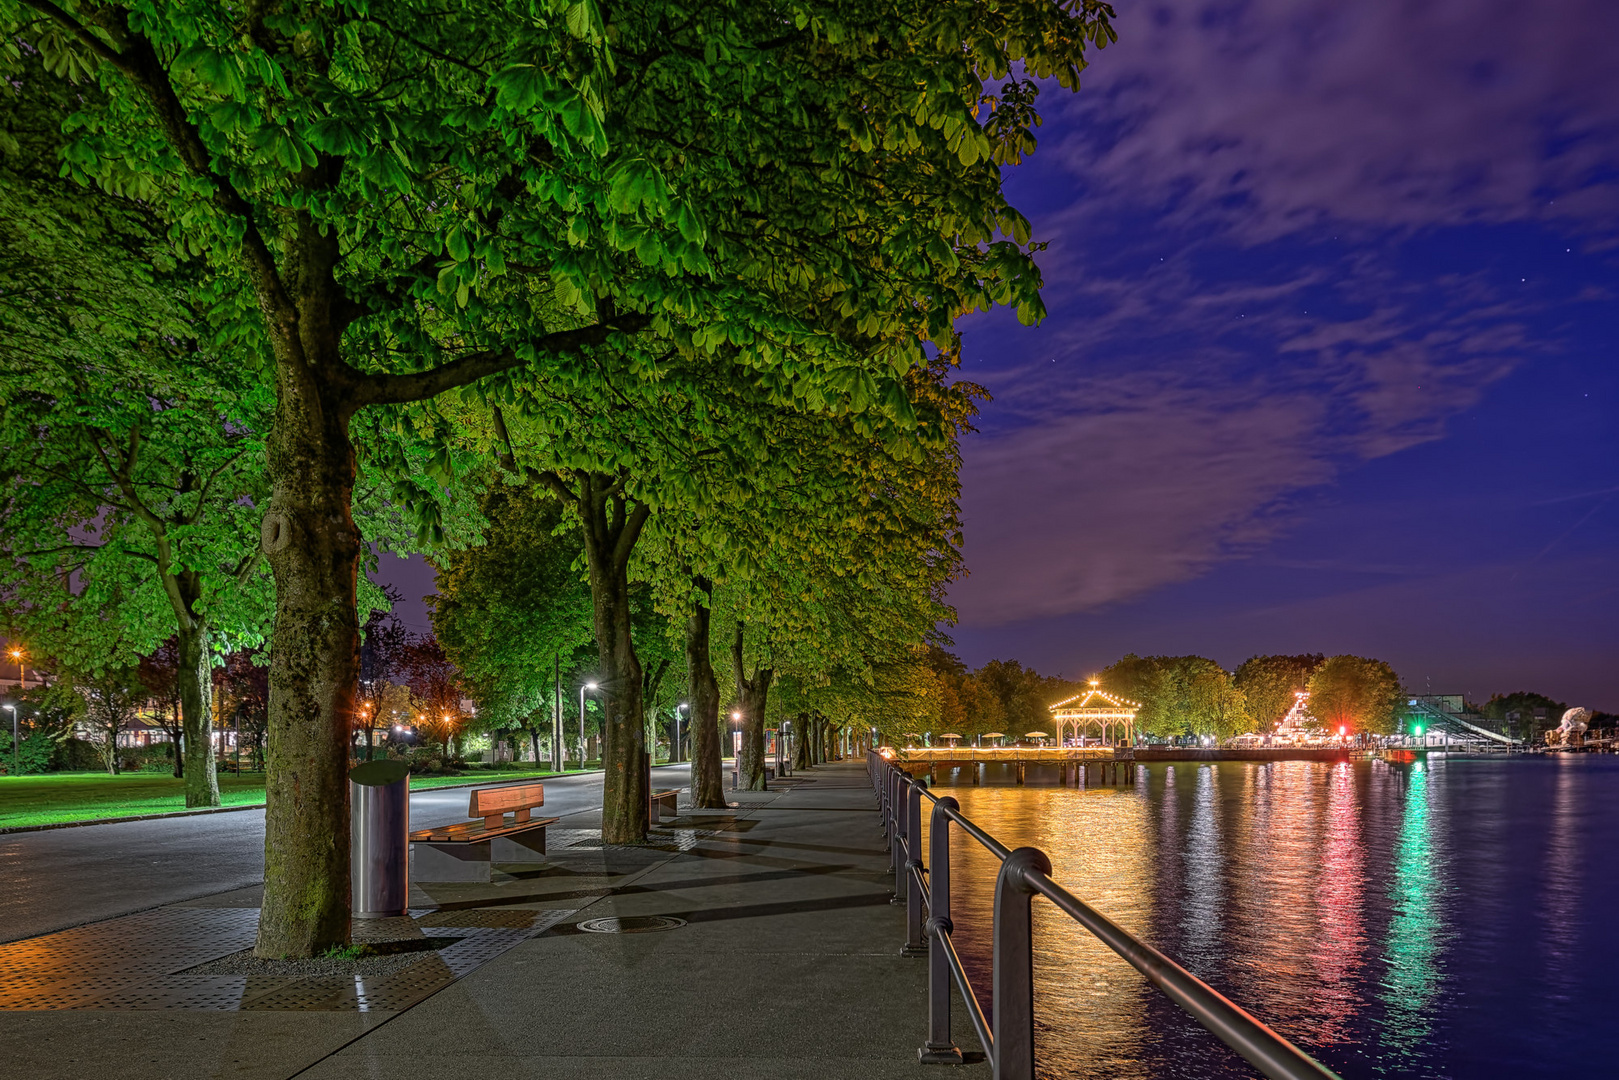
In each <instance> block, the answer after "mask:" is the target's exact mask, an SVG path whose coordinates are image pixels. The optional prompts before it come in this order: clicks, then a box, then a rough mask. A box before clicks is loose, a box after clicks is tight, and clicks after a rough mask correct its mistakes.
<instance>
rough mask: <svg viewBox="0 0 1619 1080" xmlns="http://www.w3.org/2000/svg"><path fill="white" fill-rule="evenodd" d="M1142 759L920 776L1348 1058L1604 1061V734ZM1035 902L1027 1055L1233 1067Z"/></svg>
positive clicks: (1234, 1070) (980, 940)
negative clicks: (1078, 777)
mask: <svg viewBox="0 0 1619 1080" xmlns="http://www.w3.org/2000/svg"><path fill="white" fill-rule="evenodd" d="M1143 779H1144V782H1142V783H1140V784H1138V785H1137V786H1136V787H1135V788H1117V789H1113V788H1098V789H1092V790H1088V791H1081V790H1074V789H1066V788H1060V787H1038V786H1029V787H1022V788H1019V787H996V786H985V787H970V786H960V785H950V786H945V787H941V788H940V789H939V790H940V793H941V794H944V793H948V794H950V795H953V796H955V797H956V798H957V799H958V800H959V801H960V802H961V804H962V808H963V810H964V811H966V813H968V814H969V815H970V816H972V817H973V818H974V819H975V820H977V821H978V822H979V823H980V824H982V825H984V826H985V827H986V828H987V829H988V830H989V831H990V832H991V833H993V834H994V835H996V836H997V837H999V838H1000V839H1001V840H1002V841H1004V842H1006V843H1007V844H1009V845H1010V846H1013V847H1016V846H1018V845H1021V844H1030V845H1034V846H1036V847H1040V848H1042V849H1043V850H1044V851H1045V852H1046V853H1047V854H1048V855H1049V856H1050V857H1051V861H1052V864H1053V867H1054V876H1055V877H1056V878H1057V880H1059V881H1061V882H1063V883H1064V884H1066V885H1068V886H1069V887H1070V888H1071V889H1073V891H1074V892H1075V893H1077V894H1078V895H1079V896H1081V897H1084V898H1086V899H1088V900H1090V901H1091V902H1092V903H1093V904H1094V905H1095V906H1097V907H1098V908H1100V909H1101V910H1103V911H1104V912H1106V913H1107V914H1109V915H1110V916H1112V917H1113V918H1115V919H1116V920H1118V921H1119V922H1120V923H1122V924H1123V925H1125V926H1126V927H1128V928H1129V929H1131V930H1132V931H1135V932H1136V933H1138V934H1141V935H1142V936H1144V937H1145V938H1146V939H1147V940H1149V941H1151V942H1152V943H1153V944H1154V945H1156V946H1158V947H1159V948H1161V949H1163V950H1164V951H1166V952H1168V953H1169V954H1170V955H1171V956H1174V957H1175V958H1176V959H1178V960H1180V961H1181V963H1183V964H1185V965H1186V966H1187V967H1188V968H1190V969H1191V970H1192V971H1193V972H1194V973H1196V974H1197V975H1199V976H1200V977H1202V978H1204V979H1206V980H1208V981H1209V982H1211V983H1212V984H1214V985H1215V986H1216V987H1217V988H1218V989H1220V990H1222V991H1223V992H1224V993H1226V994H1227V995H1228V996H1230V997H1232V998H1234V999H1235V1000H1236V1001H1237V1002H1238V1003H1239V1004H1242V1005H1244V1006H1245V1007H1247V1008H1249V1009H1250V1010H1252V1011H1254V1012H1256V1013H1257V1014H1258V1015H1259V1016H1260V1017H1261V1018H1262V1019H1264V1020H1266V1021H1267V1022H1269V1023H1271V1024H1272V1025H1273V1026H1275V1027H1277V1028H1278V1029H1279V1030H1281V1031H1282V1032H1283V1033H1284V1034H1285V1035H1287V1036H1288V1037H1289V1038H1291V1039H1293V1040H1294V1041H1296V1042H1298V1043H1299V1044H1301V1045H1302V1046H1304V1047H1305V1048H1306V1049H1307V1050H1309V1051H1310V1052H1311V1053H1313V1054H1315V1055H1316V1056H1317V1057H1319V1058H1320V1059H1321V1060H1323V1061H1324V1062H1325V1063H1326V1064H1328V1065H1330V1066H1331V1067H1332V1068H1334V1069H1336V1070H1338V1071H1339V1072H1340V1073H1342V1074H1343V1075H1344V1076H1345V1077H1349V1078H1358V1077H1452V1076H1454V1077H1489V1076H1513V1077H1542V1076H1544V1077H1553V1076H1557V1077H1563V1076H1579V1075H1585V1076H1590V1075H1602V1074H1608V1073H1609V1072H1610V1071H1611V1070H1613V1069H1614V1068H1616V1067H1619V1066H1615V1062H1616V1061H1619V1020H1615V1019H1614V1018H1615V1015H1616V1013H1619V758H1615V757H1612V756H1597V755H1581V756H1563V757H1553V758H1514V759H1510V760H1508V759H1495V760H1488V759H1483V760H1480V759H1462V758H1450V759H1448V760H1447V759H1445V758H1443V757H1438V756H1436V757H1434V758H1432V759H1431V760H1430V761H1429V762H1428V763H1426V764H1422V763H1417V764H1412V765H1390V764H1385V763H1383V762H1354V763H1347V762H1345V763H1336V764H1331V763H1315V762H1274V763H1263V764H1261V763H1248V762H1222V763H1219V764H1204V763H1181V764H1173V765H1168V764H1160V765H1153V766H1150V767H1146V768H1145V776H1144V777H1143ZM952 862H953V864H954V865H955V866H956V867H959V868H960V869H958V870H957V871H956V874H957V877H956V882H957V884H956V885H955V888H954V892H955V904H954V910H953V915H954V918H955V923H956V927H957V941H958V947H960V948H961V950H962V953H963V956H964V958H965V959H966V960H967V963H968V965H969V966H970V967H971V968H972V969H973V972H974V975H973V977H974V982H975V984H977V985H979V986H982V987H983V988H984V992H985V993H987V990H988V986H989V966H990V965H989V942H988V940H987V936H986V934H985V930H986V929H987V926H988V914H989V910H990V903H991V892H990V886H991V884H992V882H993V874H994V870H995V863H994V861H993V859H992V858H991V857H990V856H989V855H988V854H987V853H986V852H984V851H983V849H982V848H980V847H978V845H977V844H975V843H973V842H972V841H970V840H964V839H963V838H961V837H959V836H958V837H957V842H956V843H955V844H954V846H953V851H952ZM1035 911H1036V926H1037V936H1036V960H1035V964H1036V989H1035V995H1036V1012H1037V1014H1038V1016H1039V1018H1040V1024H1039V1030H1038V1034H1037V1039H1038V1060H1039V1061H1040V1062H1041V1065H1042V1069H1041V1072H1042V1074H1043V1075H1044V1076H1048V1077H1098V1078H1100V1077H1120V1078H1125V1077H1237V1076H1251V1075H1253V1073H1252V1072H1251V1070H1249V1069H1247V1067H1246V1066H1244V1065H1243V1064H1242V1063H1241V1062H1240V1061H1239V1060H1238V1059H1237V1058H1235V1056H1234V1055H1232V1054H1230V1053H1229V1052H1228V1051H1226V1050H1225V1049H1224V1047H1222V1046H1221V1045H1220V1044H1219V1043H1218V1042H1216V1041H1215V1040H1214V1039H1213V1038H1212V1037H1211V1036H1208V1035H1206V1034H1205V1033H1203V1032H1202V1030H1201V1029H1200V1028H1198V1027H1197V1025H1196V1024H1195V1023H1193V1022H1192V1021H1191V1020H1190V1019H1189V1018H1187V1017H1185V1016H1184V1014H1182V1013H1180V1012H1179V1010H1177V1009H1175V1008H1174V1007H1173V1006H1171V1005H1168V1004H1167V1003H1165V1002H1164V1001H1163V999H1162V998H1161V997H1159V996H1158V995H1157V994H1156V993H1154V992H1153V991H1152V990H1151V989H1150V988H1149V987H1148V986H1147V985H1146V983H1145V981H1144V980H1142V979H1141V978H1140V977H1139V976H1138V975H1136V973H1135V972H1134V971H1133V970H1132V969H1131V968H1129V967H1128V966H1127V965H1126V964H1125V963H1124V962H1123V961H1121V960H1118V959H1116V958H1115V957H1114V956H1113V955H1112V954H1111V953H1110V952H1108V951H1107V950H1106V949H1105V948H1104V947H1103V946H1101V945H1100V944H1097V943H1096V942H1095V941H1094V940H1093V939H1091V938H1090V937H1089V936H1088V935H1086V934H1085V933H1084V932H1083V931H1082V930H1080V929H1079V928H1078V927H1077V926H1075V925H1074V924H1073V923H1072V922H1070V921H1069V920H1067V919H1066V917H1063V916H1060V915H1058V914H1056V913H1055V912H1054V911H1053V910H1052V909H1051V908H1050V906H1049V905H1046V904H1044V903H1042V902H1037V903H1036V905H1035ZM986 1004H987V1003H986Z"/></svg>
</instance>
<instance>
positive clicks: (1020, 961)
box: [866, 752, 1337, 1080]
mask: <svg viewBox="0 0 1619 1080" xmlns="http://www.w3.org/2000/svg"><path fill="white" fill-rule="evenodd" d="M866 768H867V772H868V773H869V775H870V777H871V785H872V788H873V790H874V791H875V793H876V797H877V805H878V809H879V810H880V812H881V815H882V824H883V834H884V836H885V837H886V838H887V839H888V845H889V857H890V860H891V865H890V870H891V871H892V873H893V874H894V900H895V902H897V903H901V904H904V906H905V915H906V919H905V926H906V937H905V945H904V947H903V949H902V950H901V951H902V952H903V953H905V955H907V956H918V957H920V956H926V957H927V958H928V1034H927V1040H926V1042H924V1043H923V1044H922V1046H921V1048H920V1049H919V1050H918V1051H917V1053H918V1056H919V1058H920V1059H921V1061H922V1062H923V1063H924V1064H935V1065H959V1064H961V1061H962V1056H961V1048H960V1047H958V1046H956V1044H955V1041H954V1039H953V1038H952V1036H951V1032H950V1007H951V997H950V986H951V983H952V982H954V984H955V986H956V989H957V990H958V991H959V992H960V994H961V999H962V1002H963V1003H964V1004H965V1006H966V1009H967V1015H968V1018H969V1019H970V1020H971V1021H972V1025H973V1031H974V1032H975V1033H976V1034H977V1036H978V1041H979V1043H980V1044H981V1045H982V1046H983V1048H984V1054H985V1056H986V1057H987V1058H988V1060H989V1063H990V1066H991V1068H992V1069H993V1070H994V1077H995V1080H1033V1078H1034V1064H1035V1062H1034V1059H1035V1047H1034V1019H1035V1001H1034V925H1033V901H1034V898H1035V897H1036V896H1043V897H1045V898H1046V899H1047V900H1049V901H1051V903H1052V904H1054V905H1055V906H1056V907H1057V909H1058V910H1059V911H1062V912H1064V913H1065V914H1067V915H1068V916H1069V917H1070V918H1072V919H1073V920H1074V921H1075V922H1077V923H1079V925H1081V926H1083V927H1084V928H1085V929H1086V930H1088V931H1089V932H1090V933H1091V934H1092V935H1093V936H1095V937H1096V938H1097V939H1098V940H1099V941H1101V942H1102V944H1104V945H1106V946H1107V947H1108V948H1110V949H1112V950H1113V951H1114V952H1115V953H1117V954H1118V955H1119V956H1121V957H1123V958H1124V959H1125V960H1126V961H1127V962H1128V963H1129V964H1130V966H1131V967H1134V968H1135V969H1136V970H1137V971H1139V972H1141V974H1142V975H1144V976H1146V978H1147V981H1148V982H1149V983H1151V984H1152V985H1153V986H1154V987H1156V988H1157V989H1158V990H1159V991H1160V992H1161V993H1162V994H1163V995H1164V996H1165V997H1167V998H1169V1000H1170V1001H1173V1002H1174V1003H1175V1004H1176V1005H1178V1006H1180V1007H1181V1008H1182V1009H1184V1010H1185V1011H1186V1012H1187V1013H1188V1014H1190V1015H1191V1017H1192V1019H1194V1020H1196V1021H1197V1022H1198V1023H1199V1024H1201V1025H1202V1026H1203V1027H1204V1028H1205V1029H1206V1030H1208V1031H1209V1032H1210V1033H1212V1034H1213V1035H1214V1036H1215V1037H1216V1038H1218V1039H1219V1040H1220V1041H1221V1042H1223V1043H1225V1044H1226V1045H1227V1046H1229V1047H1230V1048H1231V1049H1232V1050H1235V1051H1236V1052H1237V1053H1238V1054H1239V1055H1241V1056H1242V1057H1243V1058H1244V1059H1245V1060H1246V1061H1247V1062H1248V1063H1249V1064H1251V1065H1253V1066H1254V1067H1255V1068H1256V1069H1258V1070H1259V1071H1260V1072H1261V1073H1263V1074H1264V1075H1266V1076H1268V1077H1271V1078H1272V1080H1322V1078H1332V1080H1337V1074H1335V1073H1334V1072H1332V1070H1330V1069H1328V1068H1327V1067H1326V1066H1325V1065H1322V1064H1321V1063H1320V1062H1318V1061H1316V1060H1315V1059H1314V1058H1312V1057H1310V1055H1308V1054H1306V1053H1305V1052H1304V1051H1302V1050H1300V1049H1299V1048H1298V1047H1296V1046H1294V1045H1293V1044H1292V1043H1290V1042H1288V1041H1287V1040H1286V1039H1284V1038H1282V1036H1280V1035H1278V1034H1277V1033H1276V1032H1275V1031H1273V1030H1271V1029H1270V1028H1269V1027H1267V1026H1266V1025H1265V1024H1264V1023H1262V1022H1261V1021H1260V1020H1258V1019H1257V1018H1256V1017H1254V1016H1253V1015H1252V1014H1250V1013H1249V1012H1247V1011H1246V1010H1244V1009H1243V1008H1241V1007H1240V1006H1239V1005H1237V1004H1236V1003H1234V1002H1233V1001H1231V1000H1230V999H1229V998H1227V997H1225V995H1223V994H1221V993H1220V992H1219V991H1218V990H1216V989H1214V987H1212V986H1210V985H1209V984H1208V983H1206V982H1204V981H1203V980H1202V979H1199V978H1198V977H1197V976H1196V975H1193V974H1192V973H1191V972H1189V971H1187V970H1186V969H1185V968H1183V967H1181V966H1180V965H1179V964H1177V963H1176V962H1175V961H1174V960H1171V959H1170V958H1169V957H1168V956H1165V955H1164V954H1163V953H1161V952H1159V951H1158V950H1157V949H1155V948H1153V947H1152V946H1151V945H1148V944H1147V943H1146V942H1144V941H1142V940H1141V939H1140V938H1137V937H1136V936H1135V935H1134V934H1131V933H1130V932H1129V931H1128V930H1125V929H1124V928H1123V927H1121V926H1119V925H1118V924H1117V923H1115V922H1114V921H1113V920H1111V919H1109V918H1108V917H1107V916H1106V915H1103V914H1102V913H1101V912H1099V911H1097V910H1096V909H1095V908H1093V907H1091V906H1090V905H1089V904H1087V903H1085V901H1083V900H1081V899H1079V897H1077V896H1075V895H1074V894H1073V893H1071V892H1069V891H1068V890H1067V889H1065V888H1063V887H1062V886H1061V885H1059V884H1058V883H1057V882H1056V881H1054V880H1053V879H1052V877H1051V860H1050V859H1048V858H1047V857H1046V855H1045V853H1044V852H1042V851H1041V850H1039V849H1038V848H1032V847H1020V848H1016V849H1013V848H1008V847H1007V846H1006V845H1005V844H1003V843H1001V842H1000V841H999V840H997V839H995V837H993V836H991V835H990V834H989V833H987V832H985V831H984V830H983V829H981V828H979V827H978V825H976V824H975V823H974V822H973V821H972V820H971V819H970V818H968V817H967V816H966V815H965V814H963V813H962V812H961V805H960V804H959V803H957V802H956V800H955V799H953V798H951V797H950V796H948V795H944V796H940V795H936V794H934V793H933V792H932V791H930V790H928V783H927V780H926V779H925V778H923V777H913V776H911V775H910V774H909V773H907V772H906V771H905V770H904V769H901V768H899V767H898V766H896V765H895V764H893V763H892V762H890V761H889V760H888V759H886V758H884V757H883V756H882V755H881V754H878V753H876V752H869V753H868V754H867V755H866ZM923 799H927V800H929V801H930V802H931V803H932V804H933V805H932V809H931V812H930V818H929V834H928V852H927V858H926V859H925V860H924V859H923V857H922V800H923ZM952 825H954V826H955V827H957V828H959V829H960V830H961V831H962V832H963V833H965V834H966V835H968V836H970V837H972V839H973V840H975V841H977V842H978V843H979V844H980V845H982V846H983V847H984V849H985V850H987V851H988V852H989V853H990V854H991V855H993V856H995V858H996V860H997V861H999V862H1000V864H1001V868H1000V872H999V873H998V874H997V875H996V877H995V906H994V914H993V916H992V918H991V926H990V941H991V967H990V1000H991V1002H992V1012H993V1019H991V1018H990V1016H989V1015H988V1014H986V1013H985V1011H984V1008H983V1007H982V1006H981V1005H980V1004H979V1001H978V995H977V993H976V991H975V990H974V988H973V985H972V980H971V979H970V978H969V977H968V975H967V969H966V968H965V967H964V966H963V965H962V962H961V957H960V956H959V955H958V954H957V953H956V947H955V944H954V943H953V942H952V940H951V935H952V933H953V932H954V930H955V927H954V924H952V923H951V921H950V828H951V826H952Z"/></svg>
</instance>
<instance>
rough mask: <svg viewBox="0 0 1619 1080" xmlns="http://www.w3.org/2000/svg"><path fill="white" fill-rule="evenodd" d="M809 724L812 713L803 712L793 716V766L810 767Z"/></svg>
mask: <svg viewBox="0 0 1619 1080" xmlns="http://www.w3.org/2000/svg"><path fill="white" fill-rule="evenodd" d="M809 726H810V715H809V713H807V712H801V713H799V714H798V715H797V716H795V717H793V736H794V738H793V742H794V744H795V745H794V746H793V768H795V769H807V768H809V767H810V759H809V742H810V741H809Z"/></svg>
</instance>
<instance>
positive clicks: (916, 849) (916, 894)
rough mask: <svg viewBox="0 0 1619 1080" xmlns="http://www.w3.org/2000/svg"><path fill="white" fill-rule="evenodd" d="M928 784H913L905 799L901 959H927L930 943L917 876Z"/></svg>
mask: <svg viewBox="0 0 1619 1080" xmlns="http://www.w3.org/2000/svg"><path fill="white" fill-rule="evenodd" d="M927 786H928V782H927V781H926V780H925V779H923V778H922V777H920V776H919V777H917V778H916V779H915V780H912V781H911V797H910V798H908V799H906V800H905V803H906V810H905V856H906V858H905V887H906V889H907V890H909V891H908V892H907V893H906V894H905V945H904V947H903V948H901V949H900V955H901V956H926V955H927V954H928V947H927V942H925V941H923V940H922V889H921V886H919V885H918V884H917V883H916V873H915V871H919V870H921V869H922V789H923V788H925V787H927Z"/></svg>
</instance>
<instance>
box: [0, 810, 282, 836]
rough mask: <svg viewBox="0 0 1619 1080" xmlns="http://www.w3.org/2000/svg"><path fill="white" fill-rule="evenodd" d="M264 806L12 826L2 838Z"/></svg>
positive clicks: (5, 830) (229, 812) (4, 830)
mask: <svg viewBox="0 0 1619 1080" xmlns="http://www.w3.org/2000/svg"><path fill="white" fill-rule="evenodd" d="M263 809H264V804H263V803H261V802H259V803H248V804H247V805H245V806H210V807H206V808H204V809H202V810H171V811H169V812H167V813H163V814H130V815H129V816H127V817H104V818H85V819H84V820H82V821H53V822H51V823H50V824H48V825H11V826H8V827H7V828H4V829H0V836H7V835H9V834H11V833H25V832H44V831H45V830H46V829H78V828H82V827H83V826H85V825H121V824H123V823H124V822H126V821H161V820H162V819H163V818H177V817H197V816H199V815H201V814H234V813H236V812H237V811H240V810H263Z"/></svg>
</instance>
